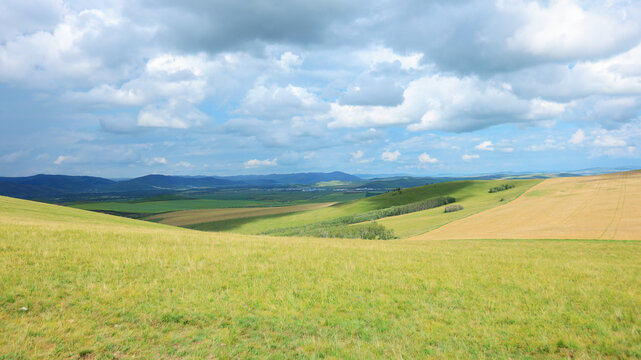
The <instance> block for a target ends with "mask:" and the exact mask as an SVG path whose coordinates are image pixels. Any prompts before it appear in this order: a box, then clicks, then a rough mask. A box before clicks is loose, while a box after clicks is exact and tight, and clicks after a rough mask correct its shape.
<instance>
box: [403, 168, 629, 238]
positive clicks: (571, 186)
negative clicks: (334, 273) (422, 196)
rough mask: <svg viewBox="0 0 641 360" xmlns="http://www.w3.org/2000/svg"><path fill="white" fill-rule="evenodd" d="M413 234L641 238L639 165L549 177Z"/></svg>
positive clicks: (448, 236)
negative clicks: (515, 194)
mask: <svg viewBox="0 0 641 360" xmlns="http://www.w3.org/2000/svg"><path fill="white" fill-rule="evenodd" d="M414 239H428V240H443V239H603V240H640V239H641V171H630V172H621V173H614V174H606V175H598V176H586V177H572V178H556V179H548V180H545V181H543V182H541V183H540V184H538V185H536V186H534V187H532V188H531V189H530V190H528V191H527V192H525V193H524V194H523V195H522V196H520V197H519V198H517V199H516V200H514V201H512V202H510V203H507V204H505V205H503V206H498V207H495V208H493V209H490V210H487V211H484V212H481V213H478V214H475V215H472V216H469V217H466V218H463V219H460V220H457V221H454V222H451V223H449V224H447V225H444V226H442V227H440V228H438V229H436V230H433V231H430V232H428V233H426V234H423V235H419V236H416V237H414Z"/></svg>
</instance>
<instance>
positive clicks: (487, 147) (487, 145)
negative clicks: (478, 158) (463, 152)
mask: <svg viewBox="0 0 641 360" xmlns="http://www.w3.org/2000/svg"><path fill="white" fill-rule="evenodd" d="M474 148H475V149H477V150H483V151H494V144H493V143H492V142H491V141H489V140H486V141H483V142H482V143H480V144H478V145H476V146H475V147H474Z"/></svg>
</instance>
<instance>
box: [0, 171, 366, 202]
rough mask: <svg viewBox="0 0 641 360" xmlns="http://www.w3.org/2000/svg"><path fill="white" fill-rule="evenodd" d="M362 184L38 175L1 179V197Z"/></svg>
mask: <svg viewBox="0 0 641 360" xmlns="http://www.w3.org/2000/svg"><path fill="white" fill-rule="evenodd" d="M333 180H340V181H360V180H361V179H360V178H359V177H356V176H354V175H350V174H346V173H343V172H339V171H336V172H331V173H296V174H271V175H239V176H168V175H146V176H142V177H138V178H135V179H128V180H120V181H116V180H109V179H104V178H100V177H93V176H68V175H44V174H39V175H34V176H28V177H0V195H4V196H11V197H18V198H25V199H35V198H53V197H57V196H65V195H71V194H101V193H105V194H107V193H133V192H153V191H163V190H164V191H167V190H189V189H199V188H202V189H205V188H223V187H251V186H278V185H311V184H315V183H318V182H323V181H333Z"/></svg>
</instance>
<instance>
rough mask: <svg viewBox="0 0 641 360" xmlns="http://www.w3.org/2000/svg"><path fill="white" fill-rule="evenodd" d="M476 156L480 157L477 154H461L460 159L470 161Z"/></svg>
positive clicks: (476, 157)
mask: <svg viewBox="0 0 641 360" xmlns="http://www.w3.org/2000/svg"><path fill="white" fill-rule="evenodd" d="M478 158H480V156H479V155H478V154H463V156H461V159H463V160H464V161H470V160H474V159H478Z"/></svg>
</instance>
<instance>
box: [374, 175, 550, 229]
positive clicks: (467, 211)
mask: <svg viewBox="0 0 641 360" xmlns="http://www.w3.org/2000/svg"><path fill="white" fill-rule="evenodd" d="M541 181H542V180H538V179H535V180H507V181H506V180H474V181H466V182H465V183H464V184H465V186H461V187H457V188H455V189H449V186H448V185H447V184H449V183H443V184H442V187H443V188H444V191H446V192H448V194H447V195H449V196H453V197H454V198H456V203H457V204H460V205H462V206H463V210H461V211H456V212H450V213H445V212H443V209H442V208H435V209H429V210H425V211H419V212H415V213H411V214H404V215H399V216H392V217H388V218H384V219H380V220H378V222H379V223H380V224H382V225H383V226H385V227H386V228H388V229H391V230H393V231H394V233H395V234H396V235H397V236H399V237H402V238H406V237H410V236H415V235H419V234H422V233H425V232H428V231H430V230H433V229H436V228H438V227H440V226H443V225H445V224H447V223H450V222H452V221H455V220H458V219H462V218H464V217H468V216H470V215H473V214H477V213H480V212H482V211H485V210H489V209H492V208H494V207H497V206H501V205H505V204H507V203H508V202H510V201H512V200H514V199H516V198H517V197H519V196H520V195H521V194H523V193H524V192H525V191H527V190H528V189H530V188H531V187H532V186H534V185H536V184H538V183H540V182H541ZM505 183H509V184H514V185H515V187H514V188H512V189H509V190H506V191H500V192H495V193H488V189H489V188H491V187H493V186H497V185H500V184H505Z"/></svg>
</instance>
